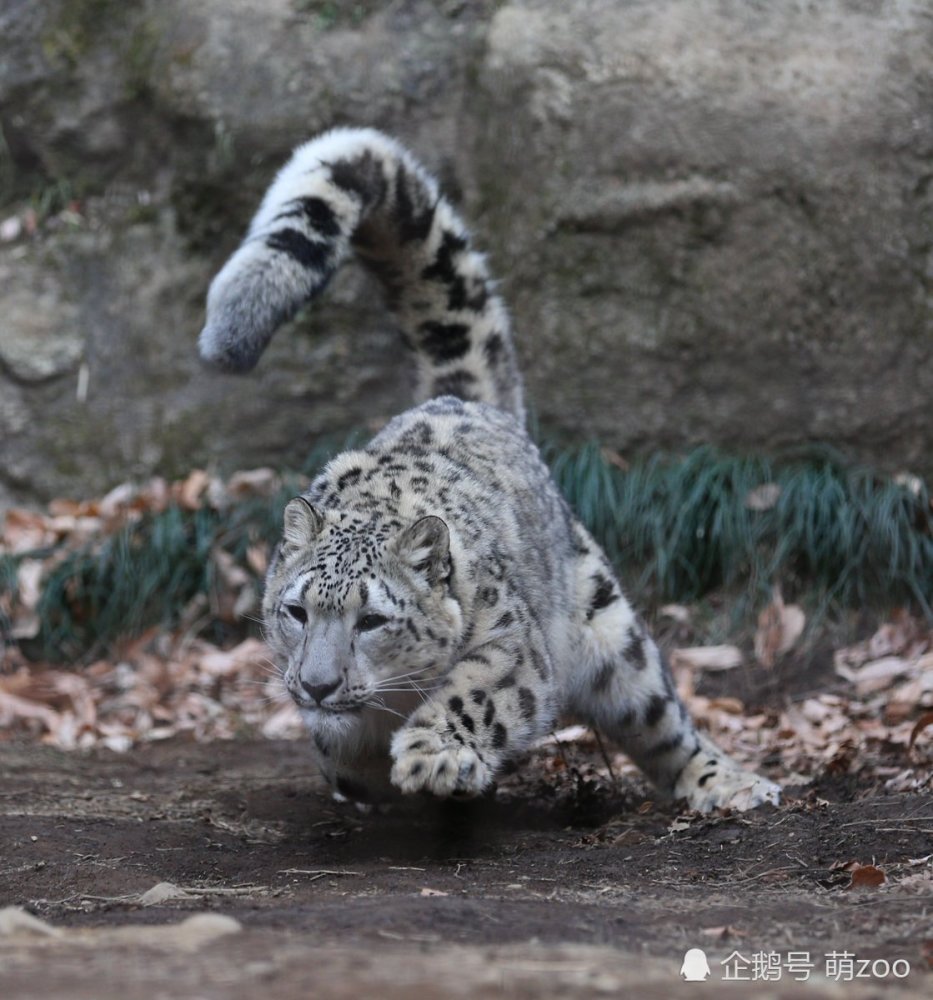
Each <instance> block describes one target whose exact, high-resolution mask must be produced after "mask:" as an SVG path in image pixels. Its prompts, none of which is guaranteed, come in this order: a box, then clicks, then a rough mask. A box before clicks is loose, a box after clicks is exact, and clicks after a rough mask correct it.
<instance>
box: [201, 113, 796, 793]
mask: <svg viewBox="0 0 933 1000" xmlns="http://www.w3.org/2000/svg"><path fill="white" fill-rule="evenodd" d="M351 251H353V252H355V253H356V254H357V255H358V256H359V257H360V258H361V259H362V260H363V261H364V262H366V263H367V264H368V265H369V266H370V267H372V268H373V270H374V271H375V273H376V274H377V275H378V276H379V277H380V279H381V280H382V282H383V284H384V286H385V288H386V292H387V302H388V305H389V307H390V309H392V310H393V312H394V314H395V316H396V318H397V320H398V323H399V325H400V327H401V329H402V332H403V334H404V336H405V338H406V340H407V342H408V343H409V344H410V346H411V347H413V348H414V350H415V353H416V359H417V366H418V373H419V391H420V394H421V395H422V396H423V397H424V398H426V399H427V402H424V403H422V404H421V405H419V406H416V407H415V408H414V409H411V410H409V411H407V412H406V413H403V414H402V415H401V416H399V417H397V418H396V419H395V420H393V421H392V422H391V423H390V424H389V425H388V426H387V427H386V428H385V429H384V430H383V431H382V432H381V433H379V434H378V435H377V436H376V437H375V438H374V439H373V440H372V442H371V443H370V444H369V445H368V446H367V447H366V448H363V449H361V450H356V451H350V452H346V453H344V454H342V455H340V456H338V457H337V458H335V459H334V460H333V461H332V462H330V464H329V465H328V466H327V467H326V468H325V469H324V471H323V472H322V473H321V474H320V475H319V476H318V477H317V478H316V479H315V480H314V482H313V483H312V485H311V487H310V489H309V490H308V492H307V494H305V495H304V496H302V497H299V498H296V499H295V500H292V501H291V502H290V503H289V504H288V506H287V508H286V511H285V521H284V529H283V538H282V542H281V544H280V546H279V547H278V550H277V552H276V554H275V557H274V559H273V561H272V564H271V566H270V569H269V574H268V578H267V581H266V589H265V595H264V599H263V612H264V619H265V625H266V633H267V635H268V638H269V642H270V644H271V645H272V648H273V650H274V653H275V656H276V658H277V661H278V662H279V663H280V665H281V667H282V670H283V673H284V676H285V681H286V684H287V686H288V689H289V691H290V693H291V695H292V697H293V698H294V700H295V702H296V703H297V704H298V706H299V707H300V710H301V712H302V714H303V716H304V718H305V720H306V722H307V724H308V727H309V729H310V731H311V734H312V743H313V747H314V752H315V754H316V756H317V759H318V761H319V763H320V765H321V768H322V771H323V772H324V774H325V775H326V776H327V778H328V779H329V780H330V782H331V783H332V785H333V786H334V788H335V790H336V791H337V792H339V793H340V794H342V795H344V796H347V797H350V798H356V799H367V798H379V797H382V796H384V795H386V794H387V793H388V792H389V791H390V790H393V789H394V790H401V791H403V792H417V791H422V790H425V791H428V792H431V793H433V794H435V795H440V796H447V795H475V794H479V793H481V792H483V791H484V790H485V789H487V788H488V787H489V786H490V784H491V783H492V781H493V779H494V777H495V775H496V773H497V771H498V770H499V768H500V766H501V765H502V763H503V761H505V760H506V758H508V757H510V756H513V755H515V754H517V753H519V752H521V751H522V750H524V749H526V748H527V747H528V746H529V745H530V744H531V743H532V741H534V740H535V739H537V738H538V737H540V736H541V735H542V734H545V733H547V732H548V731H549V730H550V728H551V727H552V726H553V725H554V723H555V720H556V719H557V718H558V717H559V716H564V715H571V716H575V717H577V718H579V719H581V720H583V721H585V722H588V723H590V724H593V725H595V726H598V727H599V728H600V729H602V730H603V731H604V732H605V733H606V734H607V735H608V736H610V737H612V738H613V739H615V740H617V741H618V742H619V743H620V744H621V746H622V747H623V748H624V749H625V750H626V751H627V752H628V753H629V754H630V755H631V756H632V758H633V759H634V760H635V761H636V762H637V763H638V764H639V765H640V766H641V767H642V768H643V769H644V771H645V772H646V773H647V774H648V775H649V777H650V778H651V779H652V780H653V781H654V782H655V783H656V784H657V785H658V787H659V788H660V789H662V790H663V791H664V792H667V793H668V794H670V795H673V796H675V797H677V798H683V799H686V800H687V802H688V803H689V804H690V805H691V806H693V807H695V808H699V809H710V808H713V807H715V806H720V805H732V806H735V807H738V808H747V807H750V806H754V805H758V804H760V803H762V802H765V801H772V802H773V801H776V800H777V797H778V788H777V786H776V785H774V784H772V783H771V782H769V781H766V780H765V779H763V778H759V777H758V776H757V775H755V774H752V773H751V772H747V771H744V770H742V769H741V768H740V767H739V766H738V765H737V764H736V763H734V762H733V761H732V760H730V759H729V758H728V757H726V756H725V755H724V754H723V753H722V752H721V751H720V750H718V749H717V748H716V747H715V746H714V745H713V744H712V743H711V742H710V741H709V740H708V739H707V738H706V737H704V736H702V735H700V734H699V733H698V732H697V731H696V729H695V727H694V725H693V723H692V721H691V719H690V717H689V715H688V713H687V711H686V708H685V707H684V705H683V703H682V702H681V701H680V700H679V698H678V697H677V694H676V692H675V690H674V686H673V683H672V680H671V674H670V670H669V669H668V667H667V664H666V663H665V661H664V657H663V656H662V654H661V652H660V650H659V649H658V647H657V645H656V644H655V642H654V641H653V639H652V638H651V636H650V635H649V634H648V632H647V630H646V628H645V626H644V624H643V622H642V621H641V620H640V619H639V618H638V617H637V616H636V614H635V613H634V612H633V610H632V607H631V605H630V604H629V602H628V601H627V600H626V598H625V596H624V594H623V593H622V590H621V588H620V586H619V583H618V581H617V579H616V576H615V574H614V572H613V570H612V567H611V566H610V565H609V563H608V561H607V559H606V557H605V556H604V555H603V553H602V552H601V551H600V549H599V548H598V546H597V545H596V544H595V542H594V541H593V540H592V538H591V537H590V536H589V534H588V533H587V531H586V530H585V528H584V527H583V526H582V525H581V524H580V523H579V521H577V520H576V518H575V517H574V515H573V513H572V512H571V510H570V509H569V507H568V506H567V504H566V503H565V501H564V499H563V497H562V496H561V494H560V493H559V491H558V490H557V488H556V487H555V485H554V483H553V481H552V480H551V478H550V475H549V473H548V470H547V468H546V467H545V465H544V463H543V462H542V461H541V458H540V456H539V454H538V451H537V449H536V447H535V446H534V444H533V443H532V441H531V440H530V439H529V438H528V436H527V434H526V432H525V430H524V427H523V418H524V412H523V405H522V387H521V381H520V378H519V375H518V372H517V369H516V366H515V360H514V351H513V348H512V340H511V335H510V331H509V324H508V320H507V316H506V313H505V310H504V308H503V306H502V303H501V302H500V300H499V299H498V297H497V296H496V295H495V293H494V291H493V290H492V286H491V284H490V279H489V277H488V274H487V271H486V267H485V263H484V262H483V259H482V257H480V256H479V255H478V254H477V253H476V251H475V250H473V248H472V246H471V243H470V237H469V234H468V233H467V230H466V228H465V226H464V225H463V223H462V222H461V221H460V219H459V218H458V217H457V215H456V213H455V212H454V211H453V209H452V208H451V207H450V205H449V204H448V203H447V202H446V201H445V200H444V198H443V197H442V196H441V195H440V194H439V193H438V190H437V186H436V184H435V182H434V181H433V179H432V178H431V177H430V176H428V175H427V174H426V173H425V172H424V170H423V169H422V168H421V167H420V166H419V165H418V164H417V163H416V162H415V161H414V159H413V158H412V157H411V155H410V154H409V153H407V152H406V151H405V150H404V149H403V148H402V147H401V146H399V145H398V144H397V143H395V142H394V141H392V140H391V139H388V138H386V137H385V136H382V135H380V134H379V133H377V132H373V131H371V130H344V131H337V132H331V133H328V134H326V135H325V136H323V137H321V138H320V139H317V140H314V141H313V142H311V143H308V144H307V145H305V146H302V147H301V148H300V149H298V150H297V152H296V153H295V154H294V156H293V158H292V160H291V161H290V163H289V164H288V165H287V166H286V167H285V168H284V169H283V170H282V171H281V172H280V174H279V175H278V177H277V178H276V180H275V181H274V182H273V184H272V186H271V188H270V189H269V191H268V193H267V194H266V196H265V199H264V201H263V203H262V206H261V207H260V209H259V211H258V213H257V215H256V218H255V219H254V220H253V223H252V225H251V227H250V231H249V233H248V235H247V237H246V240H245V241H244V243H243V245H242V246H241V247H240V249H239V250H238V251H237V252H236V253H235V254H234V255H233V257H232V258H231V259H230V261H229V262H228V263H227V264H226V266H225V267H224V268H223V270H222V271H221V272H220V274H219V275H218V276H217V278H216V279H215V280H214V282H213V284H212V286H211V290H210V293H209V296H208V310H207V312H208V315H207V324H206V326H205V328H204V331H203V333H202V334H201V351H202V354H203V355H204V357H205V358H206V359H208V360H210V361H213V362H215V363H218V364H220V365H221V366H222V367H225V368H228V369H234V370H243V369H247V368H249V367H251V366H252V365H253V364H255V362H256V361H257V359H258V357H259V355H260V353H261V352H262V350H263V348H264V347H265V345H266V344H267V343H268V341H269V338H270V337H271V335H272V333H273V332H274V330H275V328H276V326H277V325H278V324H279V323H280V322H281V321H282V320H283V319H285V318H286V317H287V316H289V315H291V314H292V313H293V312H294V311H295V310H296V309H297V308H298V307H299V306H300V305H301V304H302V303H304V302H305V301H306V300H307V299H309V298H311V297H313V296H314V295H316V294H317V293H318V292H319V291H320V290H321V289H322V288H323V287H324V285H325V284H326V283H327V280H328V279H329V278H330V276H331V275H332V274H333V272H334V270H335V269H336V267H337V266H338V265H339V263H340V262H341V261H342V260H343V259H345V257H346V256H347V255H348V254H349V253H350V252H351Z"/></svg>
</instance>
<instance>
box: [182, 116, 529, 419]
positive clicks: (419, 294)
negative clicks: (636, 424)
mask: <svg viewBox="0 0 933 1000" xmlns="http://www.w3.org/2000/svg"><path fill="white" fill-rule="evenodd" d="M352 252H355V253H356V255H357V256H358V257H359V258H360V259H361V260H362V261H363V262H364V263H366V264H367V265H368V266H369V267H370V268H371V270H372V271H373V272H374V273H375V274H376V275H377V276H378V278H379V279H380V281H381V283H382V285H383V286H384V288H385V290H386V299H387V304H388V306H389V308H390V310H391V311H392V313H393V314H394V316H395V318H396V320H397V322H398V324H399V326H400V327H401V331H402V334H403V336H404V338H405V340H406V342H407V343H408V344H409V345H410V346H411V347H413V348H414V350H415V355H416V358H417V367H418V394H419V397H420V398H423V399H428V398H431V397H433V396H440V395H454V396H459V397H460V398H462V399H467V400H478V401H482V402H487V403H492V404H493V405H495V406H498V407H501V408H502V409H505V410H509V411H510V412H512V413H514V414H515V415H516V416H517V417H518V418H519V419H523V417H524V410H523V403H522V385H521V379H520V377H519V374H518V369H517V367H516V363H515V352H514V349H513V346H512V336H511V332H510V327H509V318H508V314H507V313H506V310H505V307H504V305H503V303H502V301H501V299H500V298H499V297H498V295H496V293H495V291H494V288H493V283H492V281H491V279H490V277H489V274H488V272H487V270H486V264H485V261H484V258H483V257H482V255H481V254H479V253H477V252H476V251H475V250H474V249H473V248H472V246H471V243H470V235H469V233H468V231H467V229H466V227H465V226H464V224H463V222H462V221H461V220H460V218H459V216H458V215H457V213H456V212H455V211H454V210H453V208H452V207H451V206H450V204H449V203H448V202H447V200H446V199H445V198H444V197H443V196H442V195H441V194H440V192H439V191H438V186H437V183H436V182H435V181H434V179H433V178H432V177H431V176H430V175H429V174H428V173H427V172H426V171H425V170H424V169H423V168H422V167H421V166H420V165H419V164H418V162H417V161H416V160H415V159H414V157H412V155H411V154H410V153H409V152H408V151H407V150H406V149H404V148H403V147H402V146H401V145H399V143H397V142H395V141H394V140H392V139H390V138H389V137H388V136H385V135H383V134H382V133H380V132H377V131H375V130H373V129H335V130H334V131H332V132H327V133H325V134H324V135H322V136H320V137H319V138H317V139H313V140H312V141H311V142H308V143H306V144H305V145H303V146H300V147H299V148H298V149H297V150H295V153H294V154H293V155H292V158H291V160H289V162H288V163H287V164H286V165H285V166H284V167H283V168H282V170H281V171H280V172H279V174H278V176H277V177H276V178H275V180H274V181H273V183H272V185H271V187H270V188H269V190H268V191H267V192H266V195H265V197H264V198H263V201H262V204H261V205H260V207H259V210H258V211H257V213H256V215H255V217H254V218H253V221H252V223H251V224H250V228H249V232H248V233H247V235H246V238H245V239H244V241H243V243H242V244H241V246H240V248H239V249H238V250H237V251H236V253H234V254H233V256H232V257H231V258H230V259H229V260H228V261H227V263H226V264H225V265H224V267H223V269H222V270H221V271H220V273H219V274H218V275H217V277H216V278H215V279H214V281H213V283H212V284H211V287H210V291H209V293H208V296H207V322H206V324H205V326H204V329H203V330H202V332H201V337H200V342H199V343H200V350H201V356H202V357H203V358H204V359H205V360H206V361H208V362H211V363H213V364H215V365H217V366H218V367H220V368H223V369H225V370H227V371H248V370H249V369H250V368H252V367H253V366H254V365H255V364H256V362H257V361H258V360H259V356H260V355H261V354H262V352H263V350H264V349H265V347H266V345H267V344H268V343H269V340H270V339H271V337H272V334H273V333H274V332H275V330H276V328H277V327H278V326H280V325H281V324H282V323H283V322H285V320H287V319H289V318H290V317H291V316H293V315H294V314H295V312H296V311H297V310H298V309H299V308H300V307H301V306H302V305H304V304H305V303H306V302H307V301H308V300H309V299H312V298H314V296H316V295H317V294H318V293H320V292H321V291H322V290H323V288H324V287H325V285H326V284H327V282H328V281H329V279H330V278H331V276H332V275H333V274H334V272H335V271H336V270H337V268H338V267H339V266H340V264H341V263H342V262H343V261H344V260H345V259H346V258H347V257H348V256H349V255H350V254H351V253H352Z"/></svg>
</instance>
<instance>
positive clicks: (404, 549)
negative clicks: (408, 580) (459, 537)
mask: <svg viewBox="0 0 933 1000" xmlns="http://www.w3.org/2000/svg"><path fill="white" fill-rule="evenodd" d="M392 545H393V548H394V550H395V554H396V555H397V556H398V557H399V559H401V560H402V562H404V563H405V564H406V565H408V566H410V567H411V568H412V569H413V570H414V571H415V572H416V573H418V574H419V575H421V576H423V577H424V578H425V579H426V580H427V581H428V583H429V584H431V586H434V585H435V584H438V583H440V582H441V581H443V580H446V579H447V578H448V577H449V576H450V531H449V530H448V528H447V525H446V523H445V522H444V521H443V520H441V518H439V517H434V516H433V515H429V516H428V517H422V518H421V519H420V520H418V521H415V523H414V524H410V525H409V526H408V527H407V528H403V529H402V531H401V532H399V534H398V535H396V537H395V539H394V541H393V543H392Z"/></svg>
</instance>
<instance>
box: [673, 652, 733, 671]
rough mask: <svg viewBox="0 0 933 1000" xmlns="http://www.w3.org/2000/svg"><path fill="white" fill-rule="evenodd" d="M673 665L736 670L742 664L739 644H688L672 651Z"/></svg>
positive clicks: (710, 669)
mask: <svg viewBox="0 0 933 1000" xmlns="http://www.w3.org/2000/svg"><path fill="white" fill-rule="evenodd" d="M671 665H672V666H674V667H686V668H689V669H691V670H706V671H709V672H711V673H712V672H715V671H719V670H734V669H735V668H736V667H740V666H741V665H742V651H741V650H740V649H739V647H738V646H687V647H684V648H681V649H675V650H674V651H673V652H672V653H671Z"/></svg>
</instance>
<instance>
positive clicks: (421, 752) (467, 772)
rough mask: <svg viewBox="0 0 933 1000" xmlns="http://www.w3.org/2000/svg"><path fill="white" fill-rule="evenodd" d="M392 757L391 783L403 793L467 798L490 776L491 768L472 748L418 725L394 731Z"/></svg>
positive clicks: (483, 788) (488, 779) (487, 783)
mask: <svg viewBox="0 0 933 1000" xmlns="http://www.w3.org/2000/svg"><path fill="white" fill-rule="evenodd" d="M392 761H393V764H392V784H393V785H395V786H396V787H397V788H400V789H401V790H402V791H403V792H407V793H412V792H420V791H425V792H430V793H431V794H432V795H437V796H438V797H440V798H448V797H449V796H452V795H456V796H458V797H464V798H468V797H472V796H475V795H480V794H481V793H482V792H483V791H485V789H486V788H487V787H488V785H489V783H490V781H491V780H492V772H491V771H490V769H489V768H488V767H487V766H486V764H485V762H484V761H483V758H482V757H481V756H480V755H479V754H478V753H477V752H476V751H475V750H471V749H470V748H469V747H467V746H463V745H462V744H460V743H452V742H449V741H448V740H445V739H444V738H443V737H441V736H440V735H439V734H438V733H437V732H435V731H434V730H433V729H426V728H423V727H420V726H419V727H411V728H408V727H405V728H402V729H400V730H399V731H398V732H397V733H396V734H395V736H394V737H393V739H392Z"/></svg>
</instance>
